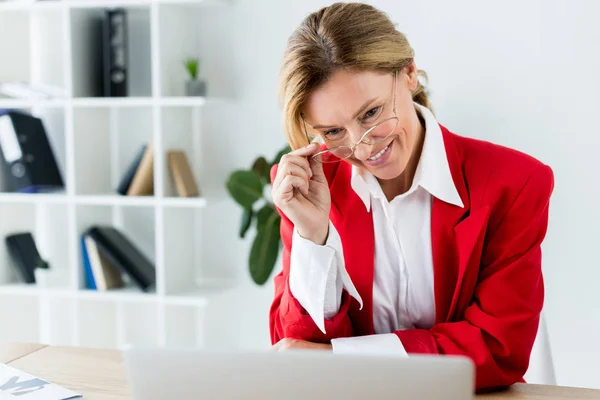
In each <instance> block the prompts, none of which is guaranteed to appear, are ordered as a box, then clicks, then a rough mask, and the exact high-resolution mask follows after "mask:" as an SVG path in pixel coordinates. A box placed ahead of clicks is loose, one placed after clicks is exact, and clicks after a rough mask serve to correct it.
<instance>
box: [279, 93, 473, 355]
mask: <svg viewBox="0 0 600 400" xmlns="http://www.w3.org/2000/svg"><path fill="white" fill-rule="evenodd" d="M415 108H416V110H417V112H419V113H420V114H421V115H422V117H423V119H424V120H425V139H424V142H423V149H422V152H421V158H420V160H419V164H418V166H417V169H416V172H415V177H414V180H413V183H412V186H411V188H410V189H409V190H408V191H407V192H406V193H403V194H401V195H399V196H396V197H395V198H394V199H393V200H392V201H390V202H388V201H387V199H386V197H385V195H384V193H383V191H382V189H381V186H380V185H379V182H378V181H377V179H376V178H375V177H374V176H373V175H372V174H370V173H369V172H367V171H365V170H363V169H359V168H357V167H354V166H353V167H352V177H351V186H352V189H353V190H354V191H355V192H356V194H357V195H358V196H359V197H360V199H361V200H362V201H363V203H364V205H365V207H366V209H367V211H370V210H371V208H372V215H373V228H374V233H375V238H374V239H375V255H374V274H373V276H374V277H373V326H374V328H375V333H376V334H375V335H369V336H358V337H352V338H339V339H333V340H332V341H331V343H332V346H333V351H334V352H338V353H339V352H360V353H370V354H373V353H383V354H387V355H394V354H397V355H406V351H405V350H404V346H403V345H402V343H401V342H400V339H399V338H398V336H396V335H395V334H393V333H392V332H393V331H396V330H404V329H414V328H420V329H429V328H431V327H432V326H433V325H434V324H435V296H434V291H433V259H432V251H431V200H432V196H435V197H436V198H438V199H440V200H442V201H445V202H447V203H450V204H454V205H456V206H459V207H464V206H463V203H462V201H461V199H460V196H459V194H458V191H457V190H456V186H455V185H454V181H453V180H452V175H451V173H450V167H449V165H448V159H447V157H446V150H445V147H444V139H443V137H442V131H441V129H440V126H439V125H438V122H437V121H436V119H435V117H434V116H433V114H432V113H431V111H430V110H428V109H427V108H425V107H422V106H420V105H419V104H417V103H415ZM292 242H293V245H292V251H291V259H290V278H289V279H290V290H291V292H292V294H293V296H294V297H295V298H296V299H297V300H298V302H299V303H300V304H301V305H302V307H304V309H305V310H306V312H307V313H308V314H309V315H310V316H311V318H312V319H313V320H314V321H315V323H316V325H317V326H318V327H319V329H321V331H322V332H324V333H325V323H324V319H330V318H332V317H333V316H334V315H336V314H337V312H338V310H339V308H340V303H341V295H342V290H343V289H346V290H347V291H348V293H349V294H350V295H351V296H352V297H354V298H355V299H356V300H357V301H358V302H359V303H360V305H361V307H362V299H361V298H360V295H359V294H358V292H357V290H356V288H355V287H354V284H353V283H352V280H351V279H350V277H349V275H348V273H347V272H346V268H345V262H344V257H343V249H342V242H341V239H340V236H339V234H338V232H337V230H336V229H335V227H334V226H333V224H332V223H331V221H330V222H329V236H328V238H327V242H326V243H325V245H323V246H319V245H316V244H314V243H313V242H311V241H309V240H306V239H304V238H302V237H301V236H300V235H299V234H298V232H297V231H296V230H294V233H293V236H292Z"/></svg>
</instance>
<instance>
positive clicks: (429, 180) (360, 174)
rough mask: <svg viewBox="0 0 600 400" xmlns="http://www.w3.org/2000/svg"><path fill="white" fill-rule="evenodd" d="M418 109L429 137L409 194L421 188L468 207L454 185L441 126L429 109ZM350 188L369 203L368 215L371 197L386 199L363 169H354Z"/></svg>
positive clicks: (449, 201) (374, 180)
mask: <svg viewBox="0 0 600 400" xmlns="http://www.w3.org/2000/svg"><path fill="white" fill-rule="evenodd" d="M414 105H415V108H416V109H417V111H418V112H420V114H421V115H422V116H423V118H424V120H425V132H426V133H425V140H424V142H423V150H422V151H421V158H420V159H419V164H418V165H417V170H416V171H415V177H414V179H413V183H412V186H411V188H410V189H409V190H408V192H407V193H406V194H408V193H411V192H413V191H414V190H416V189H417V187H418V186H420V187H422V188H423V189H425V190H427V192H429V194H431V195H432V196H434V197H436V198H438V199H440V200H442V201H445V202H446V203H450V204H453V205H455V206H458V207H464V205H463V202H462V200H461V199H460V195H459V194H458V190H456V186H455V185H454V180H453V179H452V174H451V173H450V166H449V164H448V157H447V155H446V148H445V146H444V138H443V136H442V130H441V128H440V125H439V124H438V122H437V120H436V119H435V116H434V115H433V114H432V112H431V111H430V110H429V109H427V108H426V107H423V106H421V105H420V104H418V103H414ZM350 184H351V185H352V189H354V191H355V192H356V194H357V195H358V196H359V197H360V199H361V200H362V201H363V203H365V207H367V211H370V209H371V196H373V197H374V198H382V199H385V196H384V194H383V191H382V190H381V186H380V185H379V182H378V181H377V179H376V178H375V177H374V176H373V175H372V174H371V173H370V172H368V171H366V170H364V169H362V168H358V167H356V166H354V165H353V166H352V178H351V180H350Z"/></svg>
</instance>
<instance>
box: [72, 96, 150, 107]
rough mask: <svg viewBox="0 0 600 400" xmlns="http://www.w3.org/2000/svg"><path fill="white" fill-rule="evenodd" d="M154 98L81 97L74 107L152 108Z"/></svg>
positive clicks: (74, 103) (74, 102) (74, 100)
mask: <svg viewBox="0 0 600 400" xmlns="http://www.w3.org/2000/svg"><path fill="white" fill-rule="evenodd" d="M153 104H154V103H153V99H152V97H79V98H74V99H73V107H81V108H85V107H151V106H152V105H153Z"/></svg>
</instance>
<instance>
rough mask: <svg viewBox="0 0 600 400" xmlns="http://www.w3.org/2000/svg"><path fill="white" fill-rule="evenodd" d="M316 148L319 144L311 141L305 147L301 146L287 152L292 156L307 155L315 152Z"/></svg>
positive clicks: (317, 148)
mask: <svg viewBox="0 0 600 400" xmlns="http://www.w3.org/2000/svg"><path fill="white" fill-rule="evenodd" d="M318 150H319V144H318V143H314V142H313V143H311V144H309V145H308V146H306V147H301V148H299V149H296V150H294V151H291V152H289V153H288V154H290V155H293V156H301V157H308V156H311V155H313V154H315V153H316V152H317V151H318Z"/></svg>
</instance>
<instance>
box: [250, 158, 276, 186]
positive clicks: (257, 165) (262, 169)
mask: <svg viewBox="0 0 600 400" xmlns="http://www.w3.org/2000/svg"><path fill="white" fill-rule="evenodd" d="M270 169H271V168H270V166H269V163H268V162H267V160H266V159H265V158H264V157H258V158H257V159H256V160H255V161H254V164H252V171H254V172H255V173H256V174H257V175H258V176H260V178H261V179H262V180H263V181H265V183H268V182H269V181H270V180H271V179H270V176H269V173H270Z"/></svg>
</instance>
